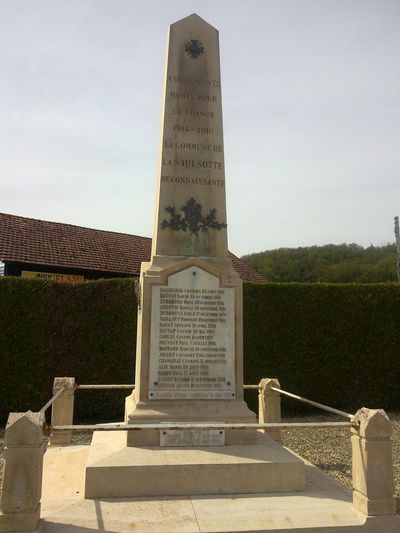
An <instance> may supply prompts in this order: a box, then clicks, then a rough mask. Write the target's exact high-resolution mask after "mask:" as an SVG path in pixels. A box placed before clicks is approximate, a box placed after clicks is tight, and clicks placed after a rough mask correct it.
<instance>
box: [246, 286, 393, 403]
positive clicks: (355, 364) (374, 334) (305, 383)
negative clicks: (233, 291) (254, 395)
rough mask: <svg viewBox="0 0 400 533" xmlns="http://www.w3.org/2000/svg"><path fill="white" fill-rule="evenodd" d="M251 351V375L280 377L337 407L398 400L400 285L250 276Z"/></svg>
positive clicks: (284, 385)
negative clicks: (263, 281)
mask: <svg viewBox="0 0 400 533" xmlns="http://www.w3.org/2000/svg"><path fill="white" fill-rule="evenodd" d="M244 354H245V355H244V358H245V364H244V375H245V381H246V382H247V383H256V382H257V381H258V379H259V376H269V377H277V378H279V380H280V383H281V387H282V388H283V389H284V390H288V391H290V392H294V393H297V394H299V395H301V396H304V397H306V398H311V399H314V400H315V401H318V402H320V403H325V404H328V405H331V406H334V407H335V406H336V407H339V408H343V409H353V410H354V409H357V408H359V407H360V406H362V405H365V406H368V407H371V408H372V407H383V408H391V409H393V408H398V407H400V394H399V386H398V384H399V382H400V286H399V285H397V284H371V285H368V284H357V285H356V284H354V285H348V284H347V285H345V284H341V285H336V284H335V285H333V284H317V283H315V284H301V283H291V284H267V285H258V284H257V285H256V284H251V283H248V284H245V287H244ZM299 405H301V404H298V402H294V401H293V400H290V401H289V402H287V406H288V407H289V408H290V409H296V408H297V407H298V406H299Z"/></svg>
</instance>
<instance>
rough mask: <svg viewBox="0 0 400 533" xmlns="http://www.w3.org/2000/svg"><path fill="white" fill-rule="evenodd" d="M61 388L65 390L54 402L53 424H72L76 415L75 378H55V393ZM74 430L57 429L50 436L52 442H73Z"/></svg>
mask: <svg viewBox="0 0 400 533" xmlns="http://www.w3.org/2000/svg"><path fill="white" fill-rule="evenodd" d="M60 388H64V392H63V393H62V394H61V395H60V396H59V397H58V398H57V400H56V401H55V402H54V403H53V406H52V409H51V425H52V426H70V425H72V424H73V417H74V393H75V378H54V385H53V394H54V393H56V392H57V391H58V390H60ZM71 435H72V431H57V432H56V433H52V434H51V436H50V444H55V445H59V444H69V443H70V442H71Z"/></svg>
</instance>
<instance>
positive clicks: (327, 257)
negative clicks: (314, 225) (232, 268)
mask: <svg viewBox="0 0 400 533" xmlns="http://www.w3.org/2000/svg"><path fill="white" fill-rule="evenodd" d="M396 257H397V256H396V246H395V244H386V245H383V246H373V245H371V246H369V247H367V248H364V247H363V246H360V245H358V244H354V243H352V244H339V245H335V244H328V245H325V246H308V247H302V248H279V249H276V250H266V251H264V252H258V253H253V254H249V255H245V256H243V257H242V258H241V259H242V260H243V261H245V262H246V263H247V264H248V265H250V266H252V267H254V268H256V269H257V270H258V271H259V272H261V273H262V274H264V275H265V277H266V278H267V279H268V280H269V281H275V282H292V281H293V282H294V281H296V282H302V283H307V282H309V283H311V282H324V283H381V282H391V281H397V267H396Z"/></svg>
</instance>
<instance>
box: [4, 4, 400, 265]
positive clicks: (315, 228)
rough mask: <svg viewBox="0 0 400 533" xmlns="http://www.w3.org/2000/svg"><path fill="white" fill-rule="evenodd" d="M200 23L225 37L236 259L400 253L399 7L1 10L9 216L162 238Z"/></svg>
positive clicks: (230, 207)
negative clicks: (184, 56) (162, 170)
mask: <svg viewBox="0 0 400 533" xmlns="http://www.w3.org/2000/svg"><path fill="white" fill-rule="evenodd" d="M193 12H196V13H197V14H198V15H200V16H201V17H202V18H204V19H205V20H207V22H209V23H210V24H212V25H213V26H215V27H216V28H217V29H218V30H219V32H220V47H221V72H222V97H223V100H222V105H223V115H224V139H225V166H226V186H227V209H228V231H229V233H228V236H229V248H230V249H231V251H232V252H234V253H236V254H237V255H242V254H245V253H250V252H257V251H261V250H266V249H273V248H279V247H297V246H309V245H313V244H327V243H342V242H349V243H350V242H356V243H358V244H362V245H364V246H368V245H369V244H370V243H373V244H375V245H379V244H383V243H386V242H393V240H394V234H393V217H394V216H395V215H400V1H399V0H375V1H373V0H246V1H243V0H240V1H239V0H211V1H207V0H202V1H199V0H198V1H191V0H185V1H178V0H153V1H150V0H149V1H146V2H145V1H143V0H142V1H136V0H1V1H0V185H1V188H0V211H2V212H5V213H11V214H16V215H21V216H27V217H33V218H39V219H43V220H51V221H58V222H67V223H70V224H76V225H81V226H87V227H92V228H99V229H105V230H113V231H120V232H126V233H133V234H136V235H144V236H151V232H152V222H153V213H154V205H155V190H156V178H157V157H158V149H159V138H160V112H161V97H162V77H163V66H164V51H165V44H166V34H167V30H168V26H169V24H171V23H173V22H175V21H176V20H179V19H181V18H184V17H185V16H187V15H190V14H191V13H193Z"/></svg>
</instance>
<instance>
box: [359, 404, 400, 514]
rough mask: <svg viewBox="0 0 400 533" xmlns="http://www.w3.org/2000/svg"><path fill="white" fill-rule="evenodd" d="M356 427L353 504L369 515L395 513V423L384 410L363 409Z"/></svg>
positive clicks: (360, 410) (360, 411)
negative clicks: (392, 437) (393, 434)
mask: <svg viewBox="0 0 400 533" xmlns="http://www.w3.org/2000/svg"><path fill="white" fill-rule="evenodd" d="M354 422H355V423H356V424H357V425H358V427H354V428H352V430H351V432H352V437H351V441H352V450H353V461H352V462H353V465H352V470H353V505H354V506H355V507H356V509H358V510H359V511H361V512H362V513H364V514H366V515H369V516H379V515H390V514H395V513H396V510H395V501H394V498H393V493H394V483H393V463H392V441H391V435H392V424H391V422H390V420H389V418H388V416H387V414H386V413H385V411H383V410H382V409H367V408H366V407H363V408H362V409H359V410H358V411H357V413H356V414H355V416H354Z"/></svg>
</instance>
